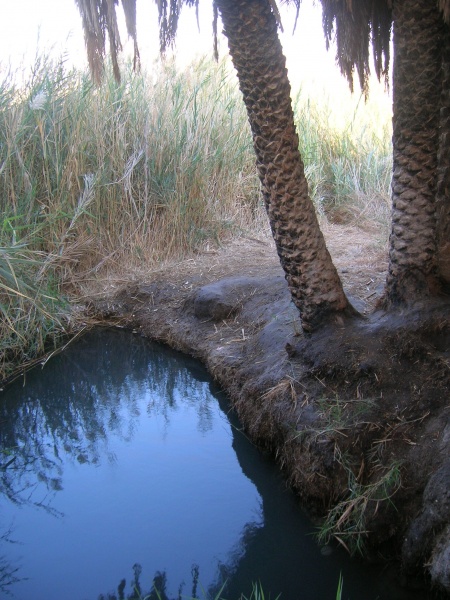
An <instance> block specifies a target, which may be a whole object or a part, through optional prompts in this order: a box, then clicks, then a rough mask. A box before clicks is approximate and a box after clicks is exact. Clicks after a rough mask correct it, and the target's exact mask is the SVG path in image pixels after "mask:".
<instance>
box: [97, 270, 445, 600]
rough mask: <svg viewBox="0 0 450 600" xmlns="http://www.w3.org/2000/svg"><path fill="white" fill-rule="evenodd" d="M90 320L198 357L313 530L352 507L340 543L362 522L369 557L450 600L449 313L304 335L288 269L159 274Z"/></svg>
mask: <svg viewBox="0 0 450 600" xmlns="http://www.w3.org/2000/svg"><path fill="white" fill-rule="evenodd" d="M205 283H206V285H205ZM87 311H88V313H89V314H90V316H91V317H95V319H97V320H99V321H100V322H102V323H104V324H107V325H119V326H121V327H127V328H130V329H133V330H134V331H135V332H138V333H140V334H142V335H144V336H146V337H148V338H150V339H152V340H155V341H159V342H163V343H165V344H168V345H169V346H171V347H172V348H175V349H177V350H180V351H182V352H184V353H187V354H189V355H191V356H194V357H196V358H198V359H200V360H201V361H202V362H203V363H204V364H205V365H206V367H207V368H208V370H209V371H210V373H211V374H212V376H213V377H214V378H215V379H216V380H217V381H218V382H219V384H220V385H221V386H222V388H223V389H224V390H225V391H226V393H227V394H228V396H229V399H230V403H231V406H232V407H233V409H234V410H235V411H236V412H237V414H238V416H239V418H240V420H241V422H242V424H243V427H244V428H245V430H246V432H247V434H248V436H249V437H250V438H251V439H252V441H253V442H254V443H255V444H256V445H257V446H258V447H259V448H260V449H261V450H262V451H265V452H269V453H271V454H272V455H273V456H274V457H275V458H276V460H277V461H278V463H279V465H280V467H281V468H282V469H283V471H284V473H285V475H286V478H287V481H288V483H289V485H290V486H291V487H292V488H293V489H294V490H295V492H296V493H297V494H298V496H299V499H300V501H301V503H302V505H303V507H305V508H306V509H307V510H308V511H309V513H310V515H311V517H312V518H313V519H317V521H318V522H320V520H321V519H323V517H324V515H326V514H327V512H328V511H329V510H330V509H331V508H332V507H334V506H340V507H342V510H341V512H340V513H337V514H338V517H339V518H337V519H336V521H339V519H340V518H341V517H342V520H341V523H340V525H339V527H341V530H342V531H341V532H340V530H339V527H338V528H337V529H336V530H335V533H336V536H337V538H339V539H338V541H340V542H342V543H343V544H345V545H350V544H351V542H352V536H353V535H357V533H351V532H352V531H355V532H357V529H358V526H360V525H361V523H362V524H363V525H364V532H360V533H361V536H360V538H361V540H362V541H363V542H364V544H365V550H364V556H365V559H367V560H383V561H391V560H392V561H400V563H401V571H402V574H403V575H402V578H403V579H404V584H405V585H409V584H414V585H417V584H418V583H419V584H423V585H425V587H426V588H427V589H428V590H433V591H434V592H435V593H436V594H437V597H441V596H442V597H447V596H450V420H449V415H450V406H449V396H450V394H449V390H450V324H449V319H448V314H449V305H448V304H445V303H444V304H443V303H442V302H438V303H436V304H433V305H431V306H430V304H429V303H428V304H427V305H426V307H420V306H417V307H415V308H414V310H409V311H408V312H407V313H406V314H402V313H397V314H390V315H386V314H383V313H382V312H379V313H375V314H372V315H371V316H369V317H367V318H364V319H355V320H353V321H349V322H346V323H342V322H339V321H337V322H332V323H328V324H327V325H326V326H324V327H323V328H322V329H321V330H320V331H319V332H317V333H315V334H313V335H312V336H311V337H308V338H305V337H304V335H303V333H302V329H301V323H300V319H299V315H298V311H297V309H296V308H295V306H294V305H293V304H292V302H291V298H290V295H289V292H288V289H287V285H286V282H285V279H284V277H283V274H282V272H281V271H280V269H268V271H267V273H263V274H260V275H258V276H253V277H247V276H245V277H244V276H239V277H236V276H233V277H229V278H227V279H221V280H218V281H212V282H205V281H204V280H202V279H201V278H197V280H196V279H195V278H191V279H190V280H188V281H186V280H185V279H184V278H183V279H180V280H179V281H172V282H168V281H167V277H161V278H159V279H158V277H155V279H154V280H153V281H152V282H150V283H145V284H133V285H127V286H126V287H124V288H123V289H121V290H119V291H118V292H117V293H115V295H114V296H113V297H108V298H103V299H102V300H99V301H95V302H91V303H89V306H88V308H87ZM394 467H395V469H396V470H397V471H398V472H399V473H400V481H401V483H400V485H399V486H398V485H396V484H395V483H392V484H391V483H390V482H389V480H388V476H389V474H390V473H391V471H392V470H393V468H394ZM349 478H350V479H349ZM383 478H385V479H386V481H385V485H384V487H383V486H380V485H379V482H380V481H384V479H383ZM349 480H351V481H353V482H354V487H355V489H356V492H355V491H354V492H353V495H349ZM361 508H363V509H364V510H363V521H361V523H360V524H359V525H358V521H357V518H358V515H360V513H361ZM345 512H347V514H346V515H345V514H344V513H345ZM352 513H353V514H352ZM352 519H353V521H352ZM352 528H353V529H352Z"/></svg>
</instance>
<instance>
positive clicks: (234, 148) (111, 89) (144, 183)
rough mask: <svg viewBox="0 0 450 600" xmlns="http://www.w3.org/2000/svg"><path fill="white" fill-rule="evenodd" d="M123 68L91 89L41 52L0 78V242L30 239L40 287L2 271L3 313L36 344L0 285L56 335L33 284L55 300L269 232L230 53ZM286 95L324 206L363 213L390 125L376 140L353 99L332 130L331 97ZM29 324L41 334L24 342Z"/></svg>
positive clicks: (19, 334) (381, 178) (382, 165)
mask: <svg viewBox="0 0 450 600" xmlns="http://www.w3.org/2000/svg"><path fill="white" fill-rule="evenodd" d="M123 73H124V77H123V80H122V83H121V84H120V85H118V84H116V83H115V81H114V78H113V76H112V73H109V75H108V74H107V76H106V78H105V81H104V83H103V84H102V86H101V87H100V88H95V87H94V86H93V85H92V83H91V80H90V78H89V75H88V74H87V73H80V72H76V71H70V72H68V71H67V70H66V69H65V68H64V65H63V63H62V62H52V61H51V60H50V59H49V58H48V57H45V56H40V57H38V58H37V59H36V64H35V65H34V67H33V69H32V75H31V76H30V79H29V81H27V82H26V83H25V84H23V85H21V86H19V85H18V83H17V82H15V81H14V76H11V74H8V75H6V76H5V77H4V79H3V80H2V81H0V210H1V215H2V217H1V222H0V246H2V247H3V248H4V249H5V252H6V254H8V253H9V254H10V253H11V252H12V250H10V247H15V246H17V245H20V246H21V247H24V244H25V245H26V249H27V250H26V252H25V250H23V251H22V255H21V257H22V260H25V259H26V260H29V261H30V266H29V267H26V266H25V265H23V269H22V270H21V271H20V273H21V276H22V275H23V276H24V275H25V273H26V274H27V281H28V284H29V285H30V286H31V287H33V286H34V287H33V289H35V290H38V293H37V292H33V293H31V291H30V288H28V292H27V293H25V292H24V291H23V290H24V288H20V290H19V289H18V288H12V289H14V290H16V291H14V292H9V291H8V290H7V287H8V283H7V281H6V280H3V277H4V274H3V273H0V277H1V278H2V283H3V285H2V294H3V296H2V307H3V308H2V310H3V314H4V320H5V321H6V323H8V327H9V328H10V329H11V330H13V329H14V330H15V337H16V338H17V340H20V341H21V342H22V343H24V344H25V345H28V346H29V347H35V348H36V352H37V353H39V352H41V351H42V347H43V346H42V344H41V341H42V342H45V339H44V338H45V337H46V336H47V337H49V336H50V337H51V335H52V333H51V331H52V327H50V328H49V329H45V333H43V328H42V327H40V328H38V327H36V326H35V325H33V323H34V317H33V318H32V319H30V327H29V328H28V333H26V334H25V330H22V329H21V328H19V326H18V325H17V324H16V322H15V321H16V318H17V316H18V313H14V311H15V310H16V309H15V308H13V306H15V305H14V303H11V302H10V300H9V299H7V298H6V297H5V296H4V294H8V293H12V294H13V295H15V296H16V299H17V298H18V297H19V292H20V293H21V294H24V296H26V297H27V302H28V303H29V307H30V308H29V309H26V310H22V313H21V322H22V323H24V322H25V321H26V318H27V317H26V318H25V317H24V315H25V314H28V313H29V312H30V311H31V313H32V312H33V311H34V310H35V308H36V307H37V306H38V305H39V306H41V307H44V309H45V311H47V312H48V313H49V314H50V315H52V318H53V320H54V322H55V326H56V329H55V331H56V332H57V331H59V328H60V324H61V321H60V319H59V318H58V319H56V318H54V309H55V308H56V307H57V306H58V305H57V303H52V302H50V301H47V300H46V301H45V302H44V301H43V300H42V301H41V300H39V301H38V297H40V295H41V294H44V295H50V296H54V295H55V297H56V296H57V295H58V294H60V291H61V286H65V288H64V289H65V290H66V291H72V292H73V291H74V290H75V291H76V290H77V289H79V286H80V285H82V284H85V283H86V282H89V281H90V280H93V279H95V278H98V277H99V275H100V274H101V275H102V277H107V276H108V274H110V273H111V272H115V273H116V274H120V273H121V272H122V273H123V272H124V271H128V272H129V271H130V270H132V269H135V268H139V269H143V268H145V269H147V270H148V269H149V268H152V267H154V266H155V265H157V264H160V263H161V262H163V261H167V260H170V259H175V258H176V259H179V258H182V257H185V256H187V255H189V254H190V253H192V252H194V251H197V250H198V249H201V248H207V247H208V246H214V245H217V244H220V243H222V242H223V241H224V240H226V239H229V238H230V237H232V236H233V235H239V234H240V232H242V231H243V230H251V231H252V233H254V232H255V230H263V229H266V217H265V214H264V211H263V209H262V204H261V201H260V198H259V183H258V179H257V176H256V170H255V165H254V162H255V159H254V153H253V150H252V143H251V138H250V132H249V127H248V124H247V117H246V115H245V110H244V106H243V103H242V100H241V96H240V93H239V90H238V89H237V85H236V80H235V78H234V75H233V74H232V73H231V71H230V69H229V67H228V65H227V63H226V62H222V63H220V64H215V63H212V62H209V61H205V60H203V61H199V62H197V63H195V64H193V65H192V66H190V67H188V68H187V69H185V70H184V71H178V70H177V69H176V68H175V66H174V64H173V63H171V62H170V61H166V62H164V63H162V64H157V65H154V67H153V71H152V73H151V74H145V73H143V74H140V75H133V74H132V73H131V69H128V71H127V67H126V66H124V67H123ZM294 104H295V111H296V115H297V122H298V129H299V136H300V140H301V151H302V153H303V155H304V158H305V164H306V170H307V174H308V176H309V178H310V187H311V191H312V194H313V197H314V200H315V202H316V205H317V207H318V209H319V211H321V212H325V213H326V214H327V215H328V216H329V217H330V218H334V219H337V218H338V217H339V215H341V216H340V217H339V218H342V215H343V214H344V213H345V214H346V215H347V216H348V214H352V215H355V214H356V213H357V215H363V216H364V218H366V219H370V218H372V217H371V215H373V214H375V212H374V211H376V210H379V208H380V206H383V202H384V199H385V197H386V195H387V193H388V192H387V186H388V180H389V174H388V171H389V167H388V166H386V165H389V162H390V159H389V156H388V155H387V151H386V139H388V138H389V133H388V132H387V129H386V128H384V129H383V136H382V137H381V138H380V139H381V140H382V141H380V142H379V141H378V138H377V135H376V131H378V130H379V127H378V125H375V126H372V127H370V126H369V125H368V123H369V124H370V123H371V121H373V119H371V117H367V118H365V120H364V119H362V118H360V113H361V112H362V109H363V107H361V106H358V108H357V110H356V109H355V111H354V112H353V113H352V114H351V115H349V118H348V119H349V120H347V122H346V124H345V125H343V126H341V127H340V128H336V127H334V126H333V125H332V123H331V121H330V118H329V117H328V116H327V115H329V112H330V110H329V108H328V107H327V105H326V103H325V105H324V106H323V107H322V106H320V105H319V104H318V103H315V102H314V103H313V102H312V101H311V100H310V99H309V98H304V97H302V95H300V96H299V97H298V98H297V100H296V101H295V103H294ZM379 122H380V121H377V123H379ZM355 198H358V199H359V200H358V202H359V204H358V203H357V202H355ZM380 199H381V200H380ZM376 218H378V216H377V217H376ZM14 252H15V251H14ZM2 260H3V264H5V261H4V259H2ZM35 261H37V262H39V263H40V264H39V265H38V266H37V267H36V268H35ZM31 265H33V266H31ZM5 268H9V267H5ZM31 272H33V273H34V275H33V277H34V280H33V277H31ZM16 273H17V271H16ZM9 287H11V286H9ZM48 287H50V288H51V289H52V292H51V293H50V294H47V291H45V290H47V289H48ZM22 299H23V300H24V301H25V298H23V297H22ZM42 314H44V313H42ZM22 317H23V318H22ZM50 321H51V319H50ZM37 332H39V334H38V335H39V337H40V338H42V340H40V341H39V342H31V341H27V342H25V339H26V338H27V337H28V336H34V335H36V333H37ZM8 344H9V343H7V342H5V341H4V342H3V348H4V350H5V351H7V349H8V348H9V345H8ZM25 354H26V355H27V357H28V358H29V357H31V356H32V353H31V350H27V352H24V359H25V358H26V357H25ZM16 360H19V361H20V360H22V359H21V358H20V356H19V355H17V356H16V357H15V358H14V359H13V362H14V361H16ZM1 362H2V363H3V364H4V365H6V363H8V365H9V366H8V367H1V370H0V378H3V377H5V376H6V375H7V374H8V373H9V372H10V370H9V369H10V366H11V365H10V362H11V361H9V360H8V361H7V360H5V359H4V358H3V359H2V361H1Z"/></svg>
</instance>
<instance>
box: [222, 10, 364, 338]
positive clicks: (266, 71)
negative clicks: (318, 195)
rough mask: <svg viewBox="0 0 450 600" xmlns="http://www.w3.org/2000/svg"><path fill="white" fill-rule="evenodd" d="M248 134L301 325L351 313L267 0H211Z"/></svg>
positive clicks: (311, 327) (311, 326) (309, 326)
mask: <svg viewBox="0 0 450 600" xmlns="http://www.w3.org/2000/svg"><path fill="white" fill-rule="evenodd" d="M216 4H217V7H218V9H219V12H220V15H221V18H222V23H223V25H224V34H225V36H226V37H227V39H228V45H229V50H230V54H231V58H232V60H233V64H234V66H235V68H236V70H237V74H238V78H239V86H240V89H241V92H242V94H243V97H244V102H245V105H246V108H247V114H248V118H249V121H250V126H251V130H252V135H253V145H254V148H255V152H256V159H257V167H258V174H259V178H260V181H261V185H262V194H263V197H264V201H265V205H266V209H267V213H268V216H269V221H270V225H271V228H272V233H273V236H274V239H275V243H276V247H277V252H278V256H279V258H280V262H281V265H282V267H283V269H284V271H285V274H286V279H287V282H288V285H289V289H290V291H291V294H292V298H293V301H294V303H295V305H296V306H297V308H298V309H299V310H300V313H301V318H302V325H303V329H304V330H305V331H312V330H314V329H315V328H317V327H319V326H320V324H321V323H322V322H323V321H324V319H325V318H326V317H328V316H330V315H331V314H336V313H340V314H353V313H354V310H353V309H352V307H351V306H350V304H349V303H348V300H347V298H346V297H345V294H344V291H343V288H342V284H341V281H340V279H339V275H338V273H337V271H336V269H335V267H334V265H333V262H332V260H331V257H330V254H329V252H328V250H327V248H326V245H325V240H324V238H323V235H322V232H321V231H320V227H319V224H318V220H317V216H316V213H315V210H314V206H313V203H312V201H311V199H310V197H309V194H308V184H307V181H306V178H305V173H304V167H303V162H302V159H301V156H300V152H299V149H298V136H297V132H296V129H295V124H294V114H293V110H292V104H291V96H290V92H291V89H290V84H289V80H288V77H287V70H286V61H285V58H284V56H283V51H282V48H281V43H280V41H279V38H278V31H277V22H276V18H275V16H274V14H273V12H272V9H271V3H270V2H269V0H216Z"/></svg>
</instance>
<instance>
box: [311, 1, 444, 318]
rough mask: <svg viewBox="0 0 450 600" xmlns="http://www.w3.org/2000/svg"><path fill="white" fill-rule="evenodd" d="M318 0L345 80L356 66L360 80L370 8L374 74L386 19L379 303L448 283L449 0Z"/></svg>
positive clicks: (410, 298) (422, 294) (412, 297)
mask: <svg viewBox="0 0 450 600" xmlns="http://www.w3.org/2000/svg"><path fill="white" fill-rule="evenodd" d="M321 1H322V5H323V8H324V14H325V18H324V25H325V33H326V35H327V39H329V37H330V35H331V32H332V31H333V26H334V25H335V26H336V37H337V41H338V52H339V53H338V61H339V63H340V64H341V69H342V70H343V72H344V73H345V74H346V75H347V77H348V78H349V80H350V81H351V78H352V75H353V68H354V67H357V68H358V72H359V75H360V80H361V85H362V86H363V87H364V86H365V85H366V81H367V50H368V47H369V46H368V32H367V28H366V27H365V24H366V23H367V22H368V17H369V15H370V14H372V15H376V21H375V20H374V19H373V20H372V25H375V26H374V27H373V28H372V31H371V35H372V38H373V41H374V50H375V51H374V56H375V63H376V67H377V74H378V76H379V77H380V72H381V71H380V68H381V65H380V55H382V54H384V55H385V56H389V55H388V43H389V37H390V28H391V24H392V23H393V41H394V68H393V177H392V226H391V236H390V250H389V271H388V276H387V281H386V290H385V302H384V305H385V307H386V308H388V307H392V306H397V305H400V306H405V305H408V304H410V303H414V302H416V301H417V300H420V299H423V298H427V297H430V296H432V295H436V294H439V293H441V292H443V291H445V290H446V289H448V284H449V283H450V265H449V262H450V238H449V235H450V205H449V201H450V198H449V193H450V187H449V183H450V182H449V180H448V177H449V173H448V169H449V162H448V160H449V158H450V148H449V147H448V146H449V144H450V137H449V136H450V129H449V125H450V118H449V114H448V113H449V110H450V96H449V94H450V78H449V75H450V71H449V69H450V64H449V60H450V55H449V52H450V48H449V42H450V40H449V37H448V25H447V22H448V21H449V19H450V8H449V7H450V3H448V0H441V2H440V5H439V6H438V3H437V1H436V0H393V2H392V13H391V11H390V7H389V3H388V2H387V1H386V0H379V1H377V0H373V1H370V0H369V1H364V2H361V3H357V4H356V3H353V6H350V5H349V3H348V2H346V0H338V1H337V2H334V0H321ZM364 11H366V14H364ZM350 13H352V17H353V18H350ZM377 44H381V45H380V46H379V48H378V49H377V47H376V46H377ZM361 57H363V59H364V60H363V61H362V60H361ZM361 63H363V68H362V67H361ZM387 66H388V64H387ZM386 72H387V71H386V70H385V73H386ZM445 73H447V75H445Z"/></svg>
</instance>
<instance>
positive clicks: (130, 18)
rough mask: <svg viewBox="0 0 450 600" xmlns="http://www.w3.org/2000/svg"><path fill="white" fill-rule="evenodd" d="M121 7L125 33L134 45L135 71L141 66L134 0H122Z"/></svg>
mask: <svg viewBox="0 0 450 600" xmlns="http://www.w3.org/2000/svg"><path fill="white" fill-rule="evenodd" d="M122 7H123V12H124V15H125V23H126V25H127V33H128V35H129V37H130V38H131V39H132V40H133V45H134V56H133V69H134V70H135V71H137V70H139V69H140V67H141V57H140V55H139V48H138V43H137V25H136V0H122Z"/></svg>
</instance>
